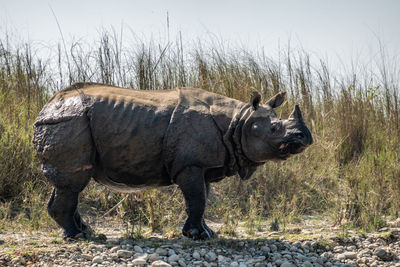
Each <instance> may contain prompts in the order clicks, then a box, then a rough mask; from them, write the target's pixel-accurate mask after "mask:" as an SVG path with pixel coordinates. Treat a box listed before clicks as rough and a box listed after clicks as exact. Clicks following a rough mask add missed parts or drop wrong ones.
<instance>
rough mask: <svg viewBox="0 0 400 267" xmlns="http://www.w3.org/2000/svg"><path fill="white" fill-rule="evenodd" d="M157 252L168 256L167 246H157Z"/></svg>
mask: <svg viewBox="0 0 400 267" xmlns="http://www.w3.org/2000/svg"><path fill="white" fill-rule="evenodd" d="M155 253H157V254H158V255H160V256H167V255H168V250H166V249H165V248H157V249H156V251H155Z"/></svg>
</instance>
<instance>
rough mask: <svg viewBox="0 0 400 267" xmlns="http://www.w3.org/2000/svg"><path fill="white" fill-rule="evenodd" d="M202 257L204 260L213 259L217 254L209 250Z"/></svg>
mask: <svg viewBox="0 0 400 267" xmlns="http://www.w3.org/2000/svg"><path fill="white" fill-rule="evenodd" d="M204 258H205V259H206V261H215V260H216V259H217V255H216V254H215V253H214V252H212V251H209V252H207V253H206V254H205V255H204Z"/></svg>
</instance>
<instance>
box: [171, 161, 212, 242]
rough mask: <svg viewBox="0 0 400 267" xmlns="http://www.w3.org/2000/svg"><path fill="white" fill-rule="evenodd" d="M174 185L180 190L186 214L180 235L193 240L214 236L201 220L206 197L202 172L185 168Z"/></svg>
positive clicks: (198, 169)
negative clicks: (186, 217)
mask: <svg viewBox="0 0 400 267" xmlns="http://www.w3.org/2000/svg"><path fill="white" fill-rule="evenodd" d="M176 183H177V184H178V186H179V188H180V189H181V190H182V193H183V197H184V198H185V202H186V211H187V213H188V219H187V220H186V223H185V225H184V226H183V229H182V234H183V235H185V236H187V237H189V238H193V239H206V238H210V237H212V236H214V235H215V234H214V232H213V231H210V229H209V228H208V227H207V225H206V224H205V222H204V218H203V214H204V209H205V206H206V195H207V188H206V184H205V182H204V176H203V170H202V169H201V168H198V167H187V168H186V169H184V170H183V171H182V172H181V173H180V174H179V175H178V177H177V179H176Z"/></svg>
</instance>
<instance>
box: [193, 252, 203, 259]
mask: <svg viewBox="0 0 400 267" xmlns="http://www.w3.org/2000/svg"><path fill="white" fill-rule="evenodd" d="M192 257H193V258H194V259H196V260H200V259H201V256H200V253H199V252H198V251H197V250H195V251H194V252H193V255H192Z"/></svg>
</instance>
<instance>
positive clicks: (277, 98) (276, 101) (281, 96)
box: [267, 92, 286, 108]
mask: <svg viewBox="0 0 400 267" xmlns="http://www.w3.org/2000/svg"><path fill="white" fill-rule="evenodd" d="M285 95H286V92H279V93H277V94H276V95H274V96H273V97H272V98H271V99H270V100H268V101H267V105H269V106H270V107H271V108H276V107H279V106H280V105H282V103H283V101H285Z"/></svg>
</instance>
